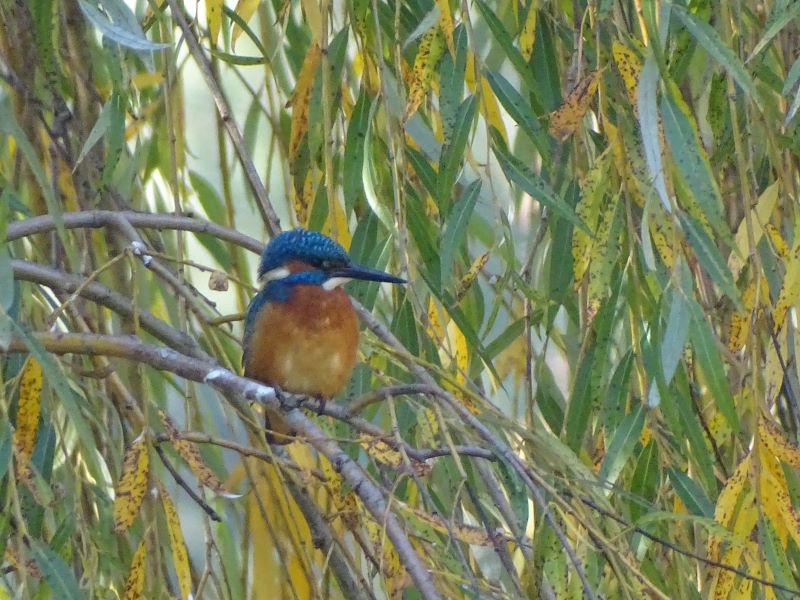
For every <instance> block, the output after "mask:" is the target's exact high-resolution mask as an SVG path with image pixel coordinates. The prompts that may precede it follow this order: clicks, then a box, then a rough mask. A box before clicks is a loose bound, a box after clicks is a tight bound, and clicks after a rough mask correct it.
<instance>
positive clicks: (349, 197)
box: [342, 91, 370, 207]
mask: <svg viewBox="0 0 800 600" xmlns="http://www.w3.org/2000/svg"><path fill="white" fill-rule="evenodd" d="M369 113H370V101H369V97H368V94H367V92H366V91H362V92H361V94H360V95H359V96H358V100H357V101H356V105H355V107H354V108H353V114H352V115H351V116H350V122H349V123H348V124H347V138H346V139H345V145H344V166H343V173H342V192H343V193H344V199H345V204H346V206H348V207H350V206H352V205H353V203H354V202H355V201H356V198H358V196H359V195H361V194H362V193H363V187H362V183H361V182H362V178H363V174H364V144H365V140H366V137H367V132H368V130H369Z"/></svg>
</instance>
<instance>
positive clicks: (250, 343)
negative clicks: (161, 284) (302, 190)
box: [242, 228, 406, 444]
mask: <svg viewBox="0 0 800 600" xmlns="http://www.w3.org/2000/svg"><path fill="white" fill-rule="evenodd" d="M258 279H259V281H260V282H262V283H263V284H262V287H261V289H260V290H259V291H258V293H256V295H255V296H253V298H252V300H251V301H250V304H249V306H248V308H247V315H246V318H245V327H244V337H243V341H242V345H243V355H242V363H243V367H244V375H245V377H249V378H251V379H255V380H257V381H260V382H262V383H265V384H267V385H270V386H273V387H277V388H278V389H279V390H280V391H283V392H288V393H291V394H301V395H305V396H313V397H315V398H318V399H320V400H321V401H322V402H324V401H325V400H327V399H330V398H332V397H333V396H335V395H336V394H337V393H339V392H340V391H341V390H343V389H344V388H345V386H346V385H347V383H348V381H349V380H350V374H351V373H352V371H353V368H354V366H355V364H356V354H357V351H358V339H359V331H358V319H357V318H356V312H355V309H354V308H353V305H352V303H351V301H350V297H349V296H348V295H347V293H346V292H345V291H344V290H343V289H342V287H341V286H342V285H343V284H345V283H347V282H348V281H350V280H353V279H358V280H364V281H378V282H386V283H393V284H404V283H406V280H405V279H402V278H400V277H396V276H394V275H391V274H389V273H386V272H384V271H380V270H378V269H373V268H370V267H367V266H364V265H360V264H357V263H355V262H353V260H352V259H351V258H350V256H349V255H348V253H347V251H346V250H345V249H344V248H343V247H342V246H341V245H340V244H338V243H337V242H335V241H334V240H332V239H331V238H329V237H327V236H326V235H324V234H322V233H319V232H317V231H311V230H308V229H303V228H296V229H292V230H289V231H284V232H282V233H279V234H278V235H276V236H275V237H274V238H272V240H270V242H269V243H268V244H267V245H266V247H265V248H264V251H263V252H262V254H261V260H260V262H259V266H258ZM266 427H267V430H268V433H267V439H268V441H269V442H270V443H275V444H288V443H290V442H292V441H293V440H294V439H295V437H294V436H295V435H296V432H294V431H291V430H290V429H289V427H288V426H287V425H286V423H285V422H284V421H283V419H281V417H280V415H279V414H278V413H277V412H276V411H273V410H267V411H266Z"/></svg>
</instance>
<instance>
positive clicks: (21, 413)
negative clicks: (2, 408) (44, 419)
mask: <svg viewBox="0 0 800 600" xmlns="http://www.w3.org/2000/svg"><path fill="white" fill-rule="evenodd" d="M41 393H42V365H41V364H39V361H38V360H36V359H35V358H34V357H33V356H29V357H28V358H27V360H26V361H25V365H24V366H23V367H22V373H21V375H20V381H19V402H18V404H17V420H16V422H15V425H14V445H15V446H16V448H17V452H18V453H19V455H20V456H21V457H23V459H24V460H27V459H28V458H30V456H31V453H32V452H33V446H34V444H36V431H37V430H38V428H39V414H40V412H41V407H42V403H41Z"/></svg>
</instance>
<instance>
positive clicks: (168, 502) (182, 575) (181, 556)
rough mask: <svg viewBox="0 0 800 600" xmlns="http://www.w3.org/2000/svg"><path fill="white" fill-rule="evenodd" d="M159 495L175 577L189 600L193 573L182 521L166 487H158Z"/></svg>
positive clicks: (182, 595) (183, 594) (185, 599)
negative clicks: (165, 521)
mask: <svg viewBox="0 0 800 600" xmlns="http://www.w3.org/2000/svg"><path fill="white" fill-rule="evenodd" d="M158 494H159V497H160V498H161V505H162V506H163V507H164V516H165V517H166V519H167V533H168V534H169V547H170V550H171V551H172V562H173V563H174V565H175V575H176V576H177V579H178V589H179V590H180V593H181V598H183V599H184V600H187V599H188V598H190V597H191V596H192V572H191V569H190V567H189V555H188V554H187V552H186V544H185V543H184V541H183V531H182V530H181V520H180V517H179V516H178V511H177V510H176V508H175V503H174V502H172V498H170V497H169V494H167V491H166V490H165V489H164V486H162V485H160V484H159V486H158Z"/></svg>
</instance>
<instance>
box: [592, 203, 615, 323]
mask: <svg viewBox="0 0 800 600" xmlns="http://www.w3.org/2000/svg"><path fill="white" fill-rule="evenodd" d="M619 202H620V198H619V196H615V197H614V198H609V199H606V201H605V203H604V204H603V205H602V207H601V208H600V213H599V215H598V220H597V231H596V233H595V239H594V243H593V244H592V248H591V251H590V252H589V264H590V265H591V269H589V285H588V304H589V307H590V310H591V312H590V315H591V316H592V317H593V316H594V314H596V312H597V310H599V308H600V305H601V303H602V301H603V299H605V298H606V297H607V295H608V290H609V285H610V283H611V272H612V269H613V265H612V263H613V261H614V260H615V258H616V256H615V252H614V248H615V247H616V245H617V242H618V239H619V232H620V226H619V225H620V224H619V222H618V221H619V219H620V216H619V215H620V211H618V210H617V208H618V205H619ZM589 322H591V319H590V320H589Z"/></svg>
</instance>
